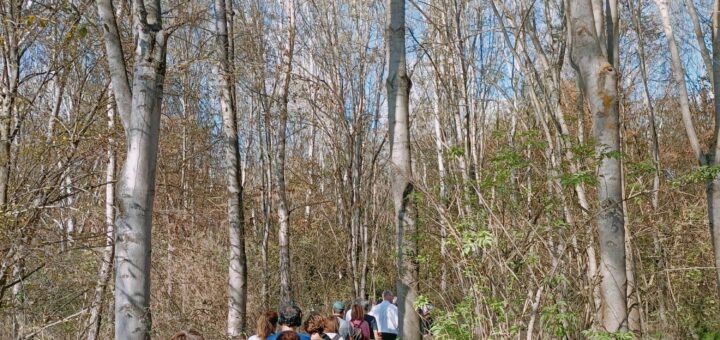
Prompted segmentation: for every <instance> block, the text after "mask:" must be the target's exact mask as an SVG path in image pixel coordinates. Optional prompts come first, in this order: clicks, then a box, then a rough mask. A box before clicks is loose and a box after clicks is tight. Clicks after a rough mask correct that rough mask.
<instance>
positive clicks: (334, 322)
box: [325, 315, 340, 333]
mask: <svg viewBox="0 0 720 340" xmlns="http://www.w3.org/2000/svg"><path fill="white" fill-rule="evenodd" d="M339 329H340V323H339V322H338V319H337V317H336V316H335V315H330V316H328V317H326V318H325V332H328V333H337V332H338V330H339Z"/></svg>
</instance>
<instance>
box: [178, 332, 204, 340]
mask: <svg viewBox="0 0 720 340" xmlns="http://www.w3.org/2000/svg"><path fill="white" fill-rule="evenodd" d="M170 340H205V338H203V336H202V335H201V334H200V332H198V331H196V330H192V329H191V330H188V331H182V332H177V333H175V335H173V337H172V338H170Z"/></svg>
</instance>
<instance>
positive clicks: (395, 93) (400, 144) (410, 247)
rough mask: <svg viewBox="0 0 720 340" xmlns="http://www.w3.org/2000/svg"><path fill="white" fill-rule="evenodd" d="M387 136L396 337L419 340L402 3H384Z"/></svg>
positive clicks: (414, 229)
mask: <svg viewBox="0 0 720 340" xmlns="http://www.w3.org/2000/svg"><path fill="white" fill-rule="evenodd" d="M386 9H387V11H388V12H387V18H388V20H387V25H388V26H387V33H386V37H387V39H388V41H387V42H386V44H387V49H388V52H387V53H388V78H387V83H386V86H387V96H388V130H389V131H388V134H389V135H390V154H391V156H390V157H391V160H390V179H391V181H392V197H393V202H394V205H395V226H396V232H397V248H396V249H397V298H398V301H397V304H398V310H399V316H398V317H399V325H400V329H399V336H400V337H402V339H405V340H419V339H421V335H420V317H419V315H418V314H417V313H416V312H415V307H414V305H415V299H416V298H417V295H418V268H419V266H418V262H417V255H418V243H417V236H418V235H417V229H416V228H417V227H416V225H415V220H416V216H417V211H416V209H415V203H414V202H413V199H414V198H413V192H414V188H413V184H412V170H411V169H412V168H411V166H410V106H409V100H410V87H411V86H412V84H411V82H410V75H409V74H408V73H407V63H406V59H405V1H404V0H388V4H387V7H386Z"/></svg>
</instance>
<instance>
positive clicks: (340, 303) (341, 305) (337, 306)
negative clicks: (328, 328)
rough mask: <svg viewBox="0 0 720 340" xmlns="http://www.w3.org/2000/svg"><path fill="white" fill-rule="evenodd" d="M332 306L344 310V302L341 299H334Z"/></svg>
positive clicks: (334, 308)
mask: <svg viewBox="0 0 720 340" xmlns="http://www.w3.org/2000/svg"><path fill="white" fill-rule="evenodd" d="M332 308H333V310H345V304H344V303H343V302H342V301H335V303H333V306H332Z"/></svg>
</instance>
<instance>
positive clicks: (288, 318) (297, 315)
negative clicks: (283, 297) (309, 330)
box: [278, 303, 302, 328]
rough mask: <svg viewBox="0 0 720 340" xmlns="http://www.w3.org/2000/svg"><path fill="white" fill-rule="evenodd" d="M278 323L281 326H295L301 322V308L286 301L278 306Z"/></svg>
mask: <svg viewBox="0 0 720 340" xmlns="http://www.w3.org/2000/svg"><path fill="white" fill-rule="evenodd" d="M279 314H280V317H279V319H278V323H279V324H280V325H283V326H287V327H291V328H295V327H299V326H300V325H301V324H302V310H301V309H300V307H298V306H295V304H293V303H286V304H283V305H282V306H281V307H280V313H279Z"/></svg>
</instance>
